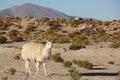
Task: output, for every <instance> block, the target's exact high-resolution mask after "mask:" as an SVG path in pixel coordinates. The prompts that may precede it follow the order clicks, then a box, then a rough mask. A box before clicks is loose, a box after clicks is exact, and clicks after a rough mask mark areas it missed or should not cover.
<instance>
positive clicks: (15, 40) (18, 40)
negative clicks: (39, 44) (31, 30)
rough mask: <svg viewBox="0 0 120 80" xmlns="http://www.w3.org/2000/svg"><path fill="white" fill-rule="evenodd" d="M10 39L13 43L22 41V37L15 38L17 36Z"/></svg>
mask: <svg viewBox="0 0 120 80" xmlns="http://www.w3.org/2000/svg"><path fill="white" fill-rule="evenodd" d="M10 39H11V40H12V41H14V42H20V41H23V38H22V37H17V36H11V37H10Z"/></svg>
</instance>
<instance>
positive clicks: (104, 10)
mask: <svg viewBox="0 0 120 80" xmlns="http://www.w3.org/2000/svg"><path fill="white" fill-rule="evenodd" d="M24 3H33V4H37V5H40V6H44V7H49V8H52V9H55V10H58V11H61V12H63V13H65V14H68V15H71V16H80V17H85V18H95V19H99V20H114V19H120V0H1V1H0V10H2V9H6V8H8V7H11V6H16V5H22V4H24Z"/></svg>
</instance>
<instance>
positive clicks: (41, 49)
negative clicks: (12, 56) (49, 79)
mask: <svg viewBox="0 0 120 80" xmlns="http://www.w3.org/2000/svg"><path fill="white" fill-rule="evenodd" d="M51 49H52V42H47V43H46V44H45V45H44V44H41V43H27V44H24V45H23V47H22V53H21V56H22V58H23V60H25V70H26V74H30V75H31V71H30V68H29V62H30V61H35V66H36V75H38V68H39V64H40V63H42V64H43V68H44V72H45V75H46V76H48V73H47V71H46V64H45V61H46V60H47V59H49V58H50V56H51Z"/></svg>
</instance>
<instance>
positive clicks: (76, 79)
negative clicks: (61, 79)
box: [69, 69, 81, 80]
mask: <svg viewBox="0 0 120 80" xmlns="http://www.w3.org/2000/svg"><path fill="white" fill-rule="evenodd" d="M69 75H70V80H80V77H81V75H80V73H79V72H78V71H76V69H71V70H69Z"/></svg>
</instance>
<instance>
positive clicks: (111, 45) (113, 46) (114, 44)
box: [108, 42, 120, 48]
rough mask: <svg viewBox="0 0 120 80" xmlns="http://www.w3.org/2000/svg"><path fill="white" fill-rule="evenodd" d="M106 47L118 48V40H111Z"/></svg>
mask: <svg viewBox="0 0 120 80" xmlns="http://www.w3.org/2000/svg"><path fill="white" fill-rule="evenodd" d="M108 47H109V48H119V47H120V42H112V43H111V44H110V45H109V46H108Z"/></svg>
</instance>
